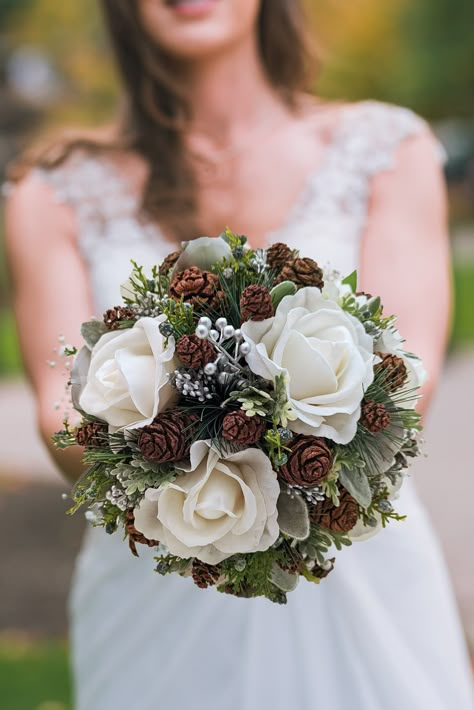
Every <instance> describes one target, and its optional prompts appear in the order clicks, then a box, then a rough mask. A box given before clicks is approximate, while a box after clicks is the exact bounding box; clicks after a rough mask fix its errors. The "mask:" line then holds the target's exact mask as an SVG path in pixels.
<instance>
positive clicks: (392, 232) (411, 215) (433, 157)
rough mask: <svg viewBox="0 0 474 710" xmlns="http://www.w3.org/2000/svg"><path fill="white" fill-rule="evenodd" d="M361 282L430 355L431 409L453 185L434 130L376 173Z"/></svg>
mask: <svg viewBox="0 0 474 710" xmlns="http://www.w3.org/2000/svg"><path fill="white" fill-rule="evenodd" d="M361 282H362V283H361V286H362V288H363V289H364V290H365V291H367V292H369V293H374V294H378V295H380V296H381V297H382V302H383V303H384V306H385V313H386V314H387V315H390V314H392V313H395V314H397V316H398V321H397V323H398V327H399V328H400V332H401V334H402V336H403V337H404V338H405V339H406V346H405V347H406V349H407V350H409V351H411V352H414V353H416V354H417V355H419V356H420V357H421V358H422V359H423V362H424V365H425V368H426V370H427V371H428V373H429V379H428V381H427V382H426V384H425V386H424V387H423V399H422V400H421V402H420V403H419V407H418V408H419V410H420V411H421V412H424V411H426V407H427V404H428V402H429V399H430V397H431V395H432V393H433V391H434V389H435V387H436V383H437V380H438V378H439V375H440V371H441V367H442V364H443V358H444V352H445V347H446V340H447V335H448V324H449V315H450V301H451V287H450V259H449V241H448V229H447V208H446V190H445V184H444V179H443V175H442V170H441V166H440V161H439V158H438V156H437V153H436V146H435V144H434V141H433V137H432V135H431V134H430V133H429V131H426V133H424V134H422V135H420V136H417V137H416V138H412V139H410V140H408V141H405V142H404V143H403V145H402V146H401V147H400V148H399V150H398V154H397V156H396V167H395V169H394V170H393V171H390V172H385V173H382V174H380V175H379V176H378V177H377V178H376V179H375V182H374V189H373V196H372V203H371V207H370V211H369V220H368V224H367V230H366V234H365V236H364V240H363V243H362V258H361Z"/></svg>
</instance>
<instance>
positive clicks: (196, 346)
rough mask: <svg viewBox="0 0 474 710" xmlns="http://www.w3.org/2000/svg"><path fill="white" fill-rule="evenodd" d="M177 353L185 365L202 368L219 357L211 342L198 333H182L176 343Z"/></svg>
mask: <svg viewBox="0 0 474 710" xmlns="http://www.w3.org/2000/svg"><path fill="white" fill-rule="evenodd" d="M176 354H177V356H178V357H179V359H180V360H181V362H182V363H183V365H186V366H187V367H192V368H193V369H199V368H202V367H204V366H205V365H207V364H208V363H209V362H214V360H215V359H216V357H217V353H216V351H215V350H214V348H213V347H212V345H211V343H210V342H209V341H208V340H201V338H198V337H197V335H182V336H181V337H180V339H179V340H178V342H177V343H176Z"/></svg>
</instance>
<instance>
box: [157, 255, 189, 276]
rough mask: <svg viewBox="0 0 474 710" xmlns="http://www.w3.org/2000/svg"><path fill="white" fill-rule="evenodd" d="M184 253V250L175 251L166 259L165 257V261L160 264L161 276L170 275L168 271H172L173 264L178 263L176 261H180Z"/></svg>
mask: <svg viewBox="0 0 474 710" xmlns="http://www.w3.org/2000/svg"><path fill="white" fill-rule="evenodd" d="M182 253H183V252H182V251H174V252H172V253H171V254H168V256H167V257H166V259H164V261H163V262H162V263H161V264H160V268H159V269H158V271H159V273H160V275H161V276H167V275H168V273H169V272H170V271H171V269H172V268H173V266H174V265H175V264H176V262H177V261H178V259H179V257H180V256H181V254H182Z"/></svg>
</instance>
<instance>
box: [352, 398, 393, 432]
mask: <svg viewBox="0 0 474 710" xmlns="http://www.w3.org/2000/svg"><path fill="white" fill-rule="evenodd" d="M390 419H391V417H390V412H387V410H386V408H385V406H384V405H383V404H378V403H377V402H374V400H373V399H370V400H369V401H368V402H366V401H364V402H363V403H362V414H361V417H360V423H361V424H362V426H363V427H365V428H366V429H368V430H369V431H370V432H372V434H379V433H380V432H382V431H385V429H386V428H387V427H388V426H389V425H390Z"/></svg>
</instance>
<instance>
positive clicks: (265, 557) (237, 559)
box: [217, 547, 288, 604]
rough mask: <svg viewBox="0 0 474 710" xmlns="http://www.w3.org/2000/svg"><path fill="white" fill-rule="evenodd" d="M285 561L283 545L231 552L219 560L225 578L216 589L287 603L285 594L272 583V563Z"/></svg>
mask: <svg viewBox="0 0 474 710" xmlns="http://www.w3.org/2000/svg"><path fill="white" fill-rule="evenodd" d="M287 562H288V558H287V555H286V554H285V551H284V548H282V547H280V548H274V547H270V548H269V549H268V550H266V551H265V552H254V553H252V554H249V555H238V556H236V555H234V556H233V557H229V558H227V559H226V560H224V561H223V562H221V564H220V567H221V571H222V574H223V575H224V576H225V579H226V581H225V583H224V584H222V585H220V586H219V587H218V588H217V589H218V591H221V592H224V591H227V592H230V593H231V594H235V595H236V596H244V597H261V596H262V597H266V598H267V599H269V600H270V601H273V602H276V603H278V604H286V594H285V593H284V592H283V591H282V590H281V589H278V587H276V586H275V585H274V584H273V582H272V572H273V567H274V565H275V564H278V563H280V564H281V563H283V564H286V563H287Z"/></svg>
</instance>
